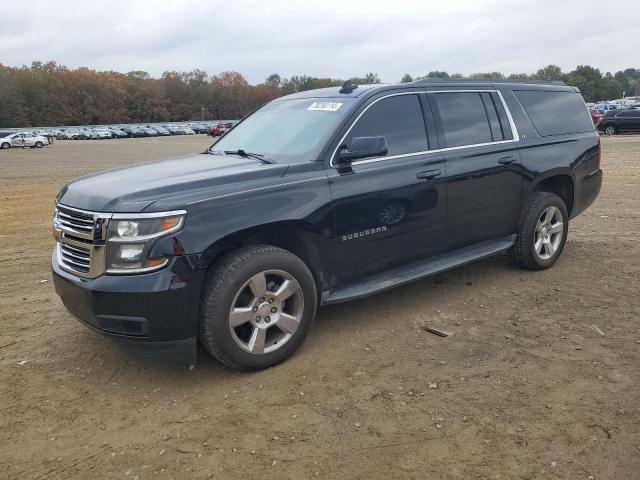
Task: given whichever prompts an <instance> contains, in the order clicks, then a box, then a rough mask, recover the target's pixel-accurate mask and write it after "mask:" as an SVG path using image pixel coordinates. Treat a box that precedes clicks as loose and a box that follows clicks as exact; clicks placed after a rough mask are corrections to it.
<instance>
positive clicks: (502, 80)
mask: <svg viewBox="0 0 640 480" xmlns="http://www.w3.org/2000/svg"><path fill="white" fill-rule="evenodd" d="M431 82H464V83H483V82H484V83H533V84H539V85H566V83H564V82H563V81H562V80H524V79H517V80H516V79H507V78H478V79H473V78H450V77H449V78H442V77H429V78H422V79H420V80H415V81H414V82H413V83H418V84H420V83H431Z"/></svg>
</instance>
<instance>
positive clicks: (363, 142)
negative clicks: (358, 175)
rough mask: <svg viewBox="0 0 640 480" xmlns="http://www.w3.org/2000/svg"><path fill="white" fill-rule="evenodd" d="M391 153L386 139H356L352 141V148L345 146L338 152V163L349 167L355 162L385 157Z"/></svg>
mask: <svg viewBox="0 0 640 480" xmlns="http://www.w3.org/2000/svg"><path fill="white" fill-rule="evenodd" d="M388 152H389V146H388V145H387V139H386V138H385V137H355V138H353V139H352V140H351V148H347V147H346V146H343V147H342V148H341V149H340V150H339V151H338V162H339V163H340V164H341V165H348V164H350V163H351V162H352V161H354V160H358V159H360V158H369V157H383V156H384V155H386V154H387V153H388Z"/></svg>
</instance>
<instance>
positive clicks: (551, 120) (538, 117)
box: [513, 90, 593, 137]
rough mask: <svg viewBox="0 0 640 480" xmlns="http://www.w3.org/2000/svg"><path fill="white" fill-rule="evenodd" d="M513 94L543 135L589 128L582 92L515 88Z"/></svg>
mask: <svg viewBox="0 0 640 480" xmlns="http://www.w3.org/2000/svg"><path fill="white" fill-rule="evenodd" d="M513 93H514V94H515V95H516V97H518V100H520V103H521V104H522V106H523V107H524V109H525V110H526V111H527V114H528V115H529V118H531V121H532V122H533V126H534V127H536V130H537V131H538V133H539V134H540V135H541V136H543V137H547V136H549V135H564V134H567V133H580V132H589V131H593V122H592V121H591V118H590V116H589V113H588V112H587V108H586V106H585V103H584V100H583V99H582V95H580V94H579V93H577V92H550V91H543V90H515V91H514V92H513Z"/></svg>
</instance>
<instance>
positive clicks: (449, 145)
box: [429, 91, 522, 248]
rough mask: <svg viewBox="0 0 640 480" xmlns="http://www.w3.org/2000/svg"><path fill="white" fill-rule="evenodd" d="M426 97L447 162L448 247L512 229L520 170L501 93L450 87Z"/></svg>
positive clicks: (514, 136)
mask: <svg viewBox="0 0 640 480" xmlns="http://www.w3.org/2000/svg"><path fill="white" fill-rule="evenodd" d="M429 98H430V99H431V100H432V101H433V104H434V109H435V116H436V119H437V121H436V124H437V127H438V136H439V139H440V141H441V144H442V145H443V147H444V148H443V150H444V152H445V158H446V165H447V220H446V224H447V227H446V228H447V248H457V247H462V246H465V245H469V244H472V243H476V242H479V241H482V240H487V239H490V238H495V237H500V236H506V235H510V234H513V233H515V232H516V230H517V225H518V219H519V215H520V208H521V193H522V174H521V172H522V170H521V168H520V155H519V152H518V146H517V133H516V132H515V131H514V130H515V129H514V128H513V126H512V124H511V123H510V122H509V119H508V118H509V117H508V116H507V114H506V106H505V105H504V103H503V102H502V97H501V96H500V95H499V94H498V92H496V91H477V92H473V91H464V92H451V91H449V92H439V93H437V92H433V93H431V94H430V96H429Z"/></svg>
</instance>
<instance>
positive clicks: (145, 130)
mask: <svg viewBox="0 0 640 480" xmlns="http://www.w3.org/2000/svg"><path fill="white" fill-rule="evenodd" d="M140 130H141V131H142V134H143V135H144V136H145V137H157V136H158V132H157V131H156V130H154V129H153V128H151V127H140Z"/></svg>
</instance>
